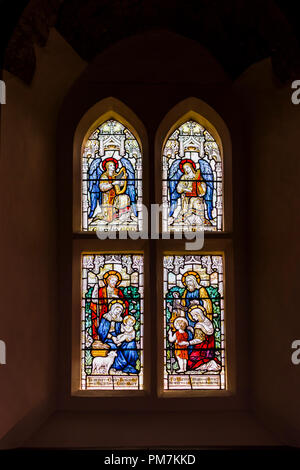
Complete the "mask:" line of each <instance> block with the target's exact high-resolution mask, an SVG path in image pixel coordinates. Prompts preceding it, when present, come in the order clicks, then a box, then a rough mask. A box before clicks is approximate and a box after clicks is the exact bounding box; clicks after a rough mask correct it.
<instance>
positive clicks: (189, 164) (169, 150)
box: [162, 119, 223, 232]
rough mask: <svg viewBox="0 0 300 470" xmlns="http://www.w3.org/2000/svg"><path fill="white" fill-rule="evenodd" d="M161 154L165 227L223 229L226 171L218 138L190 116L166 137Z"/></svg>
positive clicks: (176, 229)
mask: <svg viewBox="0 0 300 470" xmlns="http://www.w3.org/2000/svg"><path fill="white" fill-rule="evenodd" d="M162 158H163V162H162V165H163V189H162V191H163V205H164V218H163V230H164V231H165V232H167V231H170V230H171V231H182V230H200V229H204V230H218V231H221V230H222V228H223V224H222V221H223V216H222V206H223V204H222V195H223V192H222V181H223V171H222V159H221V152H220V149H219V146H218V144H217V142H216V140H215V138H214V137H213V136H212V135H211V134H210V133H209V132H208V130H207V129H206V128H205V127H203V126H202V125H201V124H199V123H198V122H196V121H195V120H191V119H190V120H187V121H186V122H184V123H183V124H181V125H180V126H179V127H178V128H177V129H175V130H174V131H173V132H172V133H171V135H169V137H168V138H167V141H166V143H165V145H164V149H163V157H162Z"/></svg>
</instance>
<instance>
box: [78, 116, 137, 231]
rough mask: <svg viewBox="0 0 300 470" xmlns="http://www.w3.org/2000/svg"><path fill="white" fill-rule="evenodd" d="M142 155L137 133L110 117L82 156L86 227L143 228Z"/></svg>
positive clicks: (85, 228)
mask: <svg viewBox="0 0 300 470" xmlns="http://www.w3.org/2000/svg"><path fill="white" fill-rule="evenodd" d="M141 203H142V154H141V148H140V145H139V143H138V141H137V139H136V138H135V137H134V135H133V134H132V133H131V132H130V131H129V130H128V129H127V128H126V127H125V126H124V125H123V124H121V123H120V122H118V121H116V120H114V119H110V120H108V121H106V122H104V123H103V124H101V125H100V126H99V127H97V129H95V130H94V131H93V132H92V134H91V135H90V136H89V138H88V140H87V142H86V144H85V147H84V150H83V155H82V230H84V231H86V230H88V231H95V230H98V231H114V230H116V231H118V230H134V231H137V230H141V229H142V226H141V224H142V214H141V211H140V205H141Z"/></svg>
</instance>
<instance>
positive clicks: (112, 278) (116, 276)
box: [90, 271, 129, 340]
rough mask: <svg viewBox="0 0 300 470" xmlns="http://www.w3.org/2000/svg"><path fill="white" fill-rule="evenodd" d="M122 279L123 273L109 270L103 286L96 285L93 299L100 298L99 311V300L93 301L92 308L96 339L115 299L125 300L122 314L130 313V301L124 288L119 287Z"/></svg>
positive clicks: (93, 332) (93, 334) (93, 329)
mask: <svg viewBox="0 0 300 470" xmlns="http://www.w3.org/2000/svg"><path fill="white" fill-rule="evenodd" d="M121 281H122V277H121V274H120V273H118V272H117V271H108V272H107V273H105V274H104V276H103V283H104V285H103V286H100V287H99V286H98V285H96V286H95V288H94V291H93V300H95V299H98V312H97V302H91V304H90V309H91V311H92V336H93V339H94V340H98V339H99V335H98V326H99V323H100V321H101V318H102V317H103V315H104V314H105V313H107V312H108V306H109V303H110V302H111V301H112V300H113V299H121V300H123V301H124V309H123V311H122V315H123V316H126V315H128V306H129V304H128V301H127V300H126V299H125V298H124V294H123V292H122V290H121V289H120V288H119V287H118V286H119V284H120V283H121Z"/></svg>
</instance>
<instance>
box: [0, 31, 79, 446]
mask: <svg viewBox="0 0 300 470" xmlns="http://www.w3.org/2000/svg"><path fill="white" fill-rule="evenodd" d="M36 52H37V70H36V74H35V76H34V79H33V82H32V84H31V86H30V87H28V86H26V85H24V84H23V83H22V82H21V81H20V80H18V79H17V78H15V77H13V76H12V75H10V74H8V73H4V77H3V78H4V80H5V82H6V91H7V100H6V103H7V104H5V105H3V106H2V108H1V157H0V158H1V183H0V191H1V201H2V203H1V210H2V214H1V221H2V223H1V235H0V237H1V247H2V252H1V267H2V268H1V279H0V283H1V293H2V295H1V306H0V317H1V325H0V339H2V340H4V341H5V342H6V346H7V364H6V365H5V366H1V367H0V383H1V386H0V403H1V407H0V439H1V438H2V437H3V436H4V435H5V434H6V433H7V432H9V431H10V430H13V428H14V426H15V425H16V424H17V423H18V422H19V421H20V420H22V419H23V418H24V419H25V421H26V420H27V424H28V425H29V427H28V426H27V425H26V426H25V427H24V429H23V428H22V433H25V432H27V431H28V432H30V429H29V428H30V423H32V424H33V423H35V422H36V423H37V422H38V421H39V420H41V419H43V417H45V416H47V413H48V412H49V411H50V410H51V407H52V403H53V401H54V400H55V387H56V384H55V377H56V374H55V371H56V360H57V357H56V349H57V344H56V337H57V331H58V329H59V318H58V315H57V303H56V302H57V276H56V231H57V222H56V181H55V180H56V177H55V166H56V165H55V161H56V140H55V139H56V138H55V136H56V125H57V114H58V109H59V107H60V104H61V101H62V98H63V96H64V94H65V93H66V90H67V89H68V88H69V86H70V85H71V83H72V80H73V79H74V77H76V76H77V75H78V73H80V72H81V70H82V68H83V67H84V63H83V61H81V60H80V59H79V58H78V56H77V55H76V54H75V52H74V51H73V50H72V49H71V48H70V47H68V46H67V45H66V43H65V42H64V41H63V40H62V38H61V37H60V36H59V35H58V33H57V32H56V31H55V30H52V31H51V33H50V37H49V40H48V43H47V46H46V47H45V48H43V49H37V50H36ZM36 410H38V412H37V411H36ZM26 417H27V418H26ZM24 437H25V436H23V438H24ZM12 439H14V438H13V436H12ZM6 444H7V445H10V442H9V439H8V441H7V443H6ZM12 445H14V441H12Z"/></svg>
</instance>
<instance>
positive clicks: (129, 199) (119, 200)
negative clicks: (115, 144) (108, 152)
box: [88, 157, 137, 224]
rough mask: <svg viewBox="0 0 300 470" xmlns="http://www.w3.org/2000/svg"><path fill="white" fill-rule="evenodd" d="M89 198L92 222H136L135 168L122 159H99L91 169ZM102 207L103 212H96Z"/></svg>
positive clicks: (125, 159)
mask: <svg viewBox="0 0 300 470" xmlns="http://www.w3.org/2000/svg"><path fill="white" fill-rule="evenodd" d="M88 191H89V196H90V201H91V206H90V212H89V215H88V217H89V219H92V221H93V222H96V221H100V222H101V223H102V224H103V223H104V224H110V223H121V224H122V223H124V222H126V221H128V220H135V219H136V217H137V210H136V191H135V177H134V168H133V166H132V164H131V162H130V161H129V160H128V159H127V158H125V157H123V158H121V159H120V160H119V161H118V160H117V159H116V158H114V157H109V158H106V159H103V160H102V159H101V158H96V159H95V160H94V161H93V163H92V164H91V166H90V168H89V187H88ZM97 204H99V206H100V213H98V214H97V215H96V216H95V217H93V216H94V212H95V209H96V207H97Z"/></svg>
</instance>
